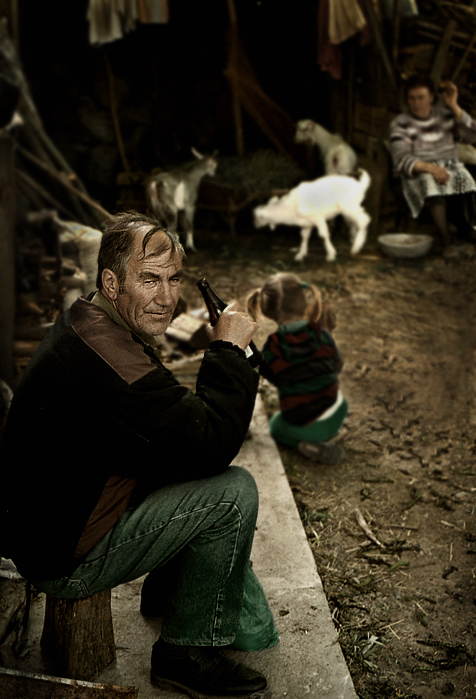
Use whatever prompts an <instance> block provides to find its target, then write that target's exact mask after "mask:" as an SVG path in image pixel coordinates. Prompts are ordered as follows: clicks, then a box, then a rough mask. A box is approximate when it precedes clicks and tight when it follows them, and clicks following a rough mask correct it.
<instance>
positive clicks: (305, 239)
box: [294, 227, 312, 262]
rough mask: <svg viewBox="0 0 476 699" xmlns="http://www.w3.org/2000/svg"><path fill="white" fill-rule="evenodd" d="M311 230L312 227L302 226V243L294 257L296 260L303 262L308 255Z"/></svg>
mask: <svg viewBox="0 0 476 699" xmlns="http://www.w3.org/2000/svg"><path fill="white" fill-rule="evenodd" d="M311 232H312V227H311V228H301V245H300V248H299V250H298V251H297V253H296V255H295V257H294V259H295V260H296V262H301V261H302V260H303V259H304V258H305V257H306V255H307V253H308V248H309V238H310V235H311Z"/></svg>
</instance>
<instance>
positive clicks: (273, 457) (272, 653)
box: [234, 396, 357, 699]
mask: <svg viewBox="0 0 476 699" xmlns="http://www.w3.org/2000/svg"><path fill="white" fill-rule="evenodd" d="M250 433H251V439H247V440H246V441H245V442H244V444H243V447H242V449H241V451H240V454H239V455H238V457H237V458H236V460H235V462H234V463H236V464H237V465H240V466H244V467H246V468H248V469H249V470H250V472H251V473H252V474H253V476H254V477H255V480H256V482H257V484H258V490H259V493H260V512H259V515H258V525H257V526H258V528H257V531H256V535H255V541H254V546H253V551H252V560H253V567H254V569H255V571H256V573H257V575H258V577H259V579H260V581H261V584H262V585H263V588H264V590H265V592H266V594H267V597H268V601H269V603H270V606H271V609H272V611H273V613H274V617H275V621H276V626H277V628H278V631H279V634H280V642H279V643H278V645H277V646H275V647H274V648H270V649H269V650H265V651H261V652H260V653H251V654H243V653H241V658H240V659H241V660H243V661H244V662H247V663H248V664H249V665H252V666H253V667H255V668H256V669H258V670H260V671H261V672H263V673H264V674H265V675H266V676H267V677H268V681H269V684H270V686H271V689H272V692H273V697H289V698H290V699H300V698H301V697H304V696H306V697H320V699H323V698H324V697H326V698H327V699H356V698H357V694H356V692H355V689H354V685H353V682H352V678H351V676H350V673H349V670H348V668H347V665H346V663H345V660H344V656H343V654H342V650H341V647H340V645H339V642H338V638H337V632H336V630H335V627H334V624H333V622H332V619H331V614H330V610H329V605H328V603H327V599H326V597H325V594H324V591H323V588H322V583H321V579H320V577H319V575H318V573H317V569H316V564H315V561H314V557H313V555H312V551H311V548H310V546H309V543H308V540H307V537H306V534H305V532H304V529H303V527H302V523H301V518H300V516H299V512H298V510H297V507H296V503H295V501H294V497H293V494H292V492H291V488H290V486H289V482H288V479H287V476H286V473H285V471H284V467H283V464H282V461H281V457H280V455H279V451H278V449H277V447H276V444H275V442H274V440H273V439H272V438H271V437H270V436H269V433H268V421H267V418H266V414H265V410H264V407H263V403H262V401H261V397H260V396H258V400H257V403H256V409H255V413H254V416H253V421H252V424H251V428H250Z"/></svg>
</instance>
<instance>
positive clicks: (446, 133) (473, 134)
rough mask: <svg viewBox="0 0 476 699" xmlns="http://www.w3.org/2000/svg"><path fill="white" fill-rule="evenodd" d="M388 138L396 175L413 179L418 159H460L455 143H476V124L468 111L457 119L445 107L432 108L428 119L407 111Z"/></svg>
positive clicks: (400, 116) (398, 117) (395, 119)
mask: <svg viewBox="0 0 476 699" xmlns="http://www.w3.org/2000/svg"><path fill="white" fill-rule="evenodd" d="M389 138H390V151H391V155H392V160H393V165H394V168H395V172H396V174H399V175H403V176H405V177H411V176H412V174H413V168H414V166H415V163H416V162H417V161H418V160H423V161H425V162H430V161H436V160H459V155H458V147H457V145H456V141H462V142H464V143H472V142H474V141H476V121H475V120H474V119H472V118H471V117H470V116H469V114H468V113H467V112H465V111H463V113H462V116H461V119H458V120H456V119H455V117H454V115H453V112H452V111H451V110H450V109H446V108H444V107H433V108H432V110H431V114H430V116H429V117H428V119H417V118H416V117H414V116H412V115H411V114H410V113H409V112H405V113H403V114H399V115H398V116H397V117H395V118H394V119H393V120H392V122H391V124H390V134H389Z"/></svg>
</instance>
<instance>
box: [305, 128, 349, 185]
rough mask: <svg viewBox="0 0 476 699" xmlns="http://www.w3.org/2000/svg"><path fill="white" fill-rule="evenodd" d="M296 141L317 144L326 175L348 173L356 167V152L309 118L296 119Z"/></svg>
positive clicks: (339, 137) (341, 139)
mask: <svg viewBox="0 0 476 699" xmlns="http://www.w3.org/2000/svg"><path fill="white" fill-rule="evenodd" d="M295 138H296V141H297V142H298V143H303V142H307V143H314V144H315V145H316V146H318V148H319V151H320V153H321V158H322V162H323V164H324V172H325V174H326V175H348V174H349V173H351V172H354V171H355V169H356V167H357V154H356V152H355V151H354V149H353V148H351V147H350V146H349V144H348V143H346V142H345V141H344V139H343V138H342V137H341V136H339V135H338V134H332V133H329V131H326V129H325V128H324V127H323V126H320V125H319V124H316V122H315V121H312V120H311V119H302V120H301V121H298V123H297V127H296V136H295Z"/></svg>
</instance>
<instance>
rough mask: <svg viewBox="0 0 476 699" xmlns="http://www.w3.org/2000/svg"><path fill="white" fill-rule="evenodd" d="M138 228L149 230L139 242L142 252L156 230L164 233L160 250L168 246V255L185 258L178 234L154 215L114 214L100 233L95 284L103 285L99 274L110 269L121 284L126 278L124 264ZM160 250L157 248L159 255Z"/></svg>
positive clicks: (127, 260) (136, 213)
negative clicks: (175, 254)
mask: <svg viewBox="0 0 476 699" xmlns="http://www.w3.org/2000/svg"><path fill="white" fill-rule="evenodd" d="M139 229H148V230H147V233H146V235H145V236H144V240H143V241H142V253H143V255H145V249H146V247H147V243H148V242H149V241H150V239H151V238H152V236H154V235H155V234H156V233H162V234H163V235H164V236H165V240H164V246H163V252H165V251H166V250H167V249H169V248H170V254H171V255H172V254H174V253H175V252H178V253H179V254H180V255H181V256H182V258H184V257H185V252H184V249H183V247H182V245H181V243H180V240H179V237H178V235H177V234H176V233H174V232H173V231H169V230H168V229H167V228H164V227H163V226H161V225H160V223H159V221H158V220H157V219H155V218H154V217H153V216H150V215H146V214H141V213H138V212H136V211H125V212H122V213H120V214H116V215H115V216H113V217H112V219H111V220H109V221H108V222H107V224H106V227H105V229H104V231H103V234H102V239H101V245H100V248H99V253H98V272H97V279H96V285H97V288H98V289H101V288H102V273H103V271H104V270H105V269H110V270H111V271H112V272H114V274H115V275H116V277H117V280H118V283H119V285H120V286H122V285H123V284H124V282H125V279H126V273H127V265H128V263H129V260H130V259H131V255H132V249H133V246H134V237H135V236H134V234H135V233H136V232H137V231H138V230H139ZM161 252H162V250H159V254H160V253H161Z"/></svg>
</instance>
